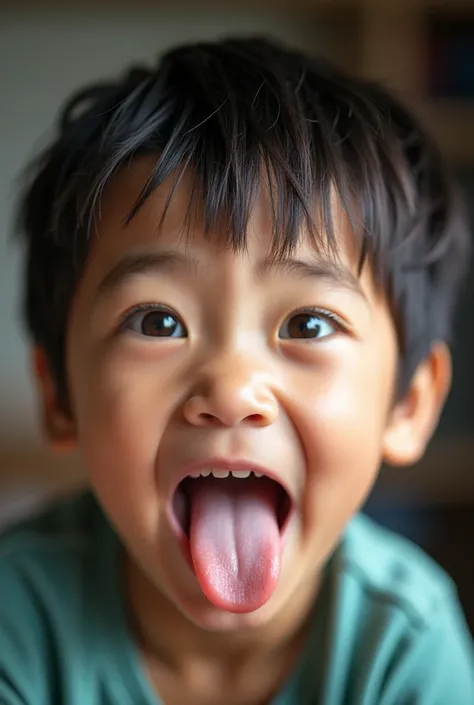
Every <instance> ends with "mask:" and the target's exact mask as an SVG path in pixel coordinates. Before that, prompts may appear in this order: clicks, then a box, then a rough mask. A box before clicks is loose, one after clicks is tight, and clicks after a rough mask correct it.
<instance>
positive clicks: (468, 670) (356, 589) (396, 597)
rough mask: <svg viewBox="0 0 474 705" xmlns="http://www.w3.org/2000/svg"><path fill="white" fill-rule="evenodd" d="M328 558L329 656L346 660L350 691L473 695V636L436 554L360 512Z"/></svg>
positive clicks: (442, 698) (439, 699) (437, 700)
mask: <svg viewBox="0 0 474 705" xmlns="http://www.w3.org/2000/svg"><path fill="white" fill-rule="evenodd" d="M332 566H333V568H334V569H335V571H336V572H335V575H336V585H337V590H336V592H337V608H336V610H335V612H336V615H337V617H336V622H335V626H334V628H333V639H332V641H333V657H335V658H337V659H338V662H339V663H340V664H342V663H344V664H345V667H344V673H345V676H344V679H345V683H346V687H347V689H348V691H349V692H356V691H357V692H360V693H363V694H364V698H365V699H363V702H367V703H374V705H375V703H380V702H384V703H387V704H392V703H393V704H395V703H402V702H412V703H417V704H418V703H420V705H421V704H423V705H425V704H426V705H428V703H429V705H438V704H439V705H444V703H445V702H456V703H459V705H464V703H466V705H467V704H468V703H472V702H474V652H473V642H472V637H471V635H470V633H469V629H468V627H467V624H466V621H465V619H464V615H463V613H462V609H461V606H460V604H459V601H458V597H457V591H456V587H455V585H454V583H453V581H452V580H451V578H450V577H449V576H448V575H447V574H446V572H445V571H444V570H443V569H442V568H441V567H440V566H439V565H438V564H437V563H435V561H433V560H432V559H431V558H429V557H428V556H427V555H426V554H425V553H424V552H423V551H422V550H421V549H420V548H419V547H417V546H416V545H414V544H413V543H411V542H410V541H408V540H406V539H404V538H402V537H400V536H398V535H396V534H394V533H392V532H390V531H388V530H386V529H383V528H382V527H380V526H378V525H377V524H375V523H374V522H372V521H371V520H370V519H368V518H367V517H365V516H363V515H360V516H357V517H355V518H354V519H353V521H352V522H351V523H350V524H349V526H348V527H347V530H346V532H345V535H344V537H343V540H342V541H341V544H340V546H339V549H338V550H337V551H336V553H335V555H334V560H333V561H332ZM338 675H339V676H340V677H343V673H342V672H340V673H339V674H338ZM356 701H357V702H359V701H358V700H356ZM349 702H352V701H351V700H349Z"/></svg>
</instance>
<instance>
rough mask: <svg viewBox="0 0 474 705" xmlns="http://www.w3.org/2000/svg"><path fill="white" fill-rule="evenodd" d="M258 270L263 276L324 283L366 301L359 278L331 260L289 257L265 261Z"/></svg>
mask: <svg viewBox="0 0 474 705" xmlns="http://www.w3.org/2000/svg"><path fill="white" fill-rule="evenodd" d="M259 269H260V271H261V273H262V274H263V275H264V276H265V275H268V274H271V273H278V274H290V275H293V276H294V275H297V276H299V277H301V278H309V279H318V280H320V281H326V282H328V283H330V284H333V285H334V286H335V287H336V288H337V289H345V290H347V291H351V292H352V293H355V294H357V295H358V296H361V297H362V298H363V299H364V300H367V298H366V295H365V293H364V290H363V288H362V285H361V283H360V280H359V278H358V277H357V276H356V275H355V274H353V273H352V272H351V271H350V269H348V268H347V267H344V266H343V265H342V264H339V263H338V262H336V261H333V260H326V259H314V260H300V259H293V258H291V257H288V258H287V257H285V258H282V259H276V260H275V259H266V260H264V261H263V262H262V264H261V265H260V267H259Z"/></svg>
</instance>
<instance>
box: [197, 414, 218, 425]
mask: <svg viewBox="0 0 474 705" xmlns="http://www.w3.org/2000/svg"><path fill="white" fill-rule="evenodd" d="M199 418H200V419H201V421H204V422H206V423H212V424H219V423H220V421H219V419H218V418H217V416H214V414H208V413H206V412H202V413H201V414H199Z"/></svg>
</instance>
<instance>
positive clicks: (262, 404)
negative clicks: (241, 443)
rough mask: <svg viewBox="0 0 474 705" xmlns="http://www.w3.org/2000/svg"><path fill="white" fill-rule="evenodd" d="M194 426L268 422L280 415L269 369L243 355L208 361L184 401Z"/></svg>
mask: <svg viewBox="0 0 474 705" xmlns="http://www.w3.org/2000/svg"><path fill="white" fill-rule="evenodd" d="M184 416H185V418H186V420H187V421H188V423H190V424H193V425H194V426H209V425H211V426H223V427H226V426H227V427H233V426H237V425H239V424H242V423H244V424H248V425H250V426H257V427H258V426H269V425H270V424H272V423H274V422H275V420H276V418H277V417H278V401H277V399H276V397H275V395H274V393H273V392H272V389H271V384H270V381H269V379H268V373H265V372H263V371H262V370H259V369H257V366H256V365H255V364H253V363H252V362H251V361H249V360H246V359H244V358H243V357H242V356H233V357H226V358H225V359H221V360H219V361H214V362H212V363H211V364H207V365H206V367H205V369H203V370H202V373H201V375H200V379H199V381H198V382H197V384H196V385H195V387H194V389H193V391H192V393H191V395H190V396H189V398H188V399H187V400H186V402H185V404H184Z"/></svg>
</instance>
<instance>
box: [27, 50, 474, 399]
mask: <svg viewBox="0 0 474 705" xmlns="http://www.w3.org/2000/svg"><path fill="white" fill-rule="evenodd" d="M143 155H154V156H155V162H154V166H153V168H152V171H151V174H150V177H149V179H148V181H147V183H146V185H145V186H144V188H143V190H142V192H141V193H140V195H139V197H138V199H137V201H136V203H135V204H134V205H133V207H132V209H131V211H130V213H129V214H128V217H127V223H129V222H130V221H131V220H132V219H133V218H134V216H135V215H136V214H137V213H138V211H139V210H140V208H141V207H142V206H143V204H144V203H145V202H146V200H147V199H148V198H149V196H150V194H152V193H153V191H154V190H155V189H156V188H157V187H158V186H159V185H160V184H161V183H162V182H163V181H164V180H165V179H167V178H169V177H170V178H171V179H172V183H173V188H172V189H171V194H170V199H171V198H172V197H173V191H174V190H175V189H176V188H177V187H178V185H179V183H180V180H181V178H182V176H183V175H184V173H185V172H187V173H192V174H193V175H194V183H195V191H196V193H199V195H200V199H201V206H202V214H203V220H204V224H205V231H206V233H208V234H212V233H213V232H215V231H216V230H217V228H218V226H219V232H220V233H222V232H223V233H225V235H222V237H226V238H227V243H226V244H227V245H228V246H230V247H232V248H234V249H236V250H238V249H241V248H243V247H245V244H246V232H247V223H248V220H249V216H250V213H251V210H252V206H253V203H254V199H255V196H256V194H257V192H258V189H259V186H260V185H261V183H262V179H265V180H267V182H268V184H269V185H270V195H271V198H270V201H271V205H272V216H273V222H272V226H273V243H274V246H273V249H274V253H275V255H277V256H283V255H285V254H287V253H289V252H290V251H291V250H292V249H293V248H294V247H295V245H296V244H297V242H298V238H299V237H300V234H301V232H302V230H303V228H306V231H307V232H308V231H309V232H310V233H311V235H312V237H313V239H314V242H315V246H319V247H321V248H326V249H325V252H330V251H334V252H335V251H337V248H336V243H335V234H334V231H333V227H332V222H333V219H332V216H333V214H332V213H331V196H332V195H333V194H334V192H336V193H337V195H338V198H339V200H340V202H341V203H342V205H343V207H344V208H345V210H346V211H347V215H348V217H349V222H350V223H351V225H352V228H353V231H354V236H355V237H356V238H358V240H357V242H358V243H359V253H360V263H359V264H360V267H361V268H362V267H363V266H364V263H365V262H366V261H367V262H369V263H370V266H371V268H372V271H373V274H374V277H375V279H376V281H377V282H378V283H379V284H380V285H381V286H383V287H384V290H385V291H386V293H387V295H388V298H389V302H390V306H391V308H392V313H393V316H394V320H395V322H396V326H397V332H398V340H399V348H400V367H399V369H400V372H399V376H400V379H399V388H400V391H401V392H402V391H403V390H404V389H405V388H406V387H407V385H408V383H409V380H410V378H411V376H412V375H413V372H414V370H415V368H416V366H417V364H418V363H419V362H420V361H421V360H422V359H423V358H424V357H425V356H426V355H427V354H428V353H429V351H430V348H431V346H432V344H433V343H434V341H436V340H445V341H447V340H449V338H450V335H451V329H452V322H453V309H454V305H455V302H456V298H457V294H458V290H459V285H460V283H461V281H462V278H463V276H464V274H465V271H466V263H467V262H468V260H469V247H468V241H469V236H468V227H467V221H466V218H465V214H464V212H463V208H462V205H461V203H460V200H459V198H458V195H457V192H456V189H455V187H454V184H453V181H452V180H451V177H450V176H449V174H448V171H447V169H446V166H445V164H444V163H443V159H442V158H441V155H440V152H439V150H438V148H437V147H436V145H435V144H434V143H433V141H432V140H431V139H430V138H429V136H428V135H427V134H426V133H425V132H424V130H423V129H422V128H421V127H420V125H419V124H418V123H417V121H416V120H415V119H414V118H413V117H412V116H411V115H410V113H409V112H408V111H407V110H406V109H405V108H404V107H403V106H402V105H401V104H400V103H399V101H398V100H397V99H396V98H395V97H393V96H392V95H391V94H390V93H389V92H388V91H386V90H385V89H383V88H382V87H380V86H379V85H374V84H372V83H369V82H367V81H363V80H359V79H355V78H350V77H348V76H346V75H345V74H343V73H342V72H340V71H339V70H337V69H336V68H335V67H333V66H331V65H329V64H328V63H326V62H325V61H323V60H321V59H317V58H311V57H309V56H307V55H304V54H302V53H300V52H298V51H294V50H290V49H288V48H285V47H283V46H280V45H279V44H278V43H275V42H273V41H270V40H268V39H261V38H249V39H228V40H224V41H218V42H208V43H197V44H192V45H186V46H181V47H178V48H176V49H174V50H172V51H169V52H168V53H166V54H165V55H164V56H163V57H162V58H161V60H160V61H159V63H158V65H157V66H153V67H135V68H132V69H130V70H129V71H128V72H127V73H126V74H125V75H123V76H122V77H121V78H119V79H118V80H117V81H115V82H110V83H102V84H99V85H94V86H91V87H88V88H86V89H84V90H82V91H80V92H79V93H78V94H76V95H74V96H73V97H72V99H71V100H70V101H69V102H68V103H67V105H66V106H65V107H64V109H63V111H62V114H61V116H60V120H59V124H58V134H57V137H56V139H55V141H54V142H53V144H52V145H51V146H50V147H49V148H48V149H47V151H46V152H45V153H44V154H42V155H41V156H40V158H39V159H37V160H36V161H35V163H34V164H33V165H31V166H30V167H29V174H30V175H31V178H30V179H29V183H28V186H27V187H26V189H25V193H24V194H23V198H22V200H21V203H20V208H19V226H20V231H21V233H22V237H23V241H24V244H25V246H26V273H25V297H24V311H25V319H26V324H27V327H28V330H29V333H30V334H31V336H32V338H33V340H34V341H35V343H36V344H38V345H40V346H41V347H42V348H43V349H44V351H45V353H46V355H47V359H48V362H49V365H50V369H51V372H52V374H53V377H54V378H55V381H56V383H57V386H58V390H59V392H60V394H61V398H62V400H63V401H64V403H65V404H66V403H67V375H66V370H65V341H66V331H67V322H68V313H69V310H70V306H71V302H72V299H73V296H74V293H75V289H76V286H77V282H78V279H79V277H80V275H81V273H82V271H83V268H84V265H85V262H86V259H87V255H88V250H89V243H90V240H91V234H92V233H93V232H94V229H95V228H96V227H97V226H98V225H99V226H100V201H101V196H102V193H103V191H104V189H105V187H106V186H107V184H108V183H109V182H110V180H111V179H112V178H113V177H114V176H115V175H116V174H117V173H118V172H119V171H120V170H121V168H122V167H123V166H125V165H127V164H129V163H130V161H131V160H133V159H134V158H136V157H139V156H143ZM315 214H317V217H316V216H315ZM223 224H224V226H225V227H224V228H223V227H222V225H223ZM321 224H322V225H323V227H321ZM125 225H126V223H125ZM117 236H118V237H119V235H117Z"/></svg>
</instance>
